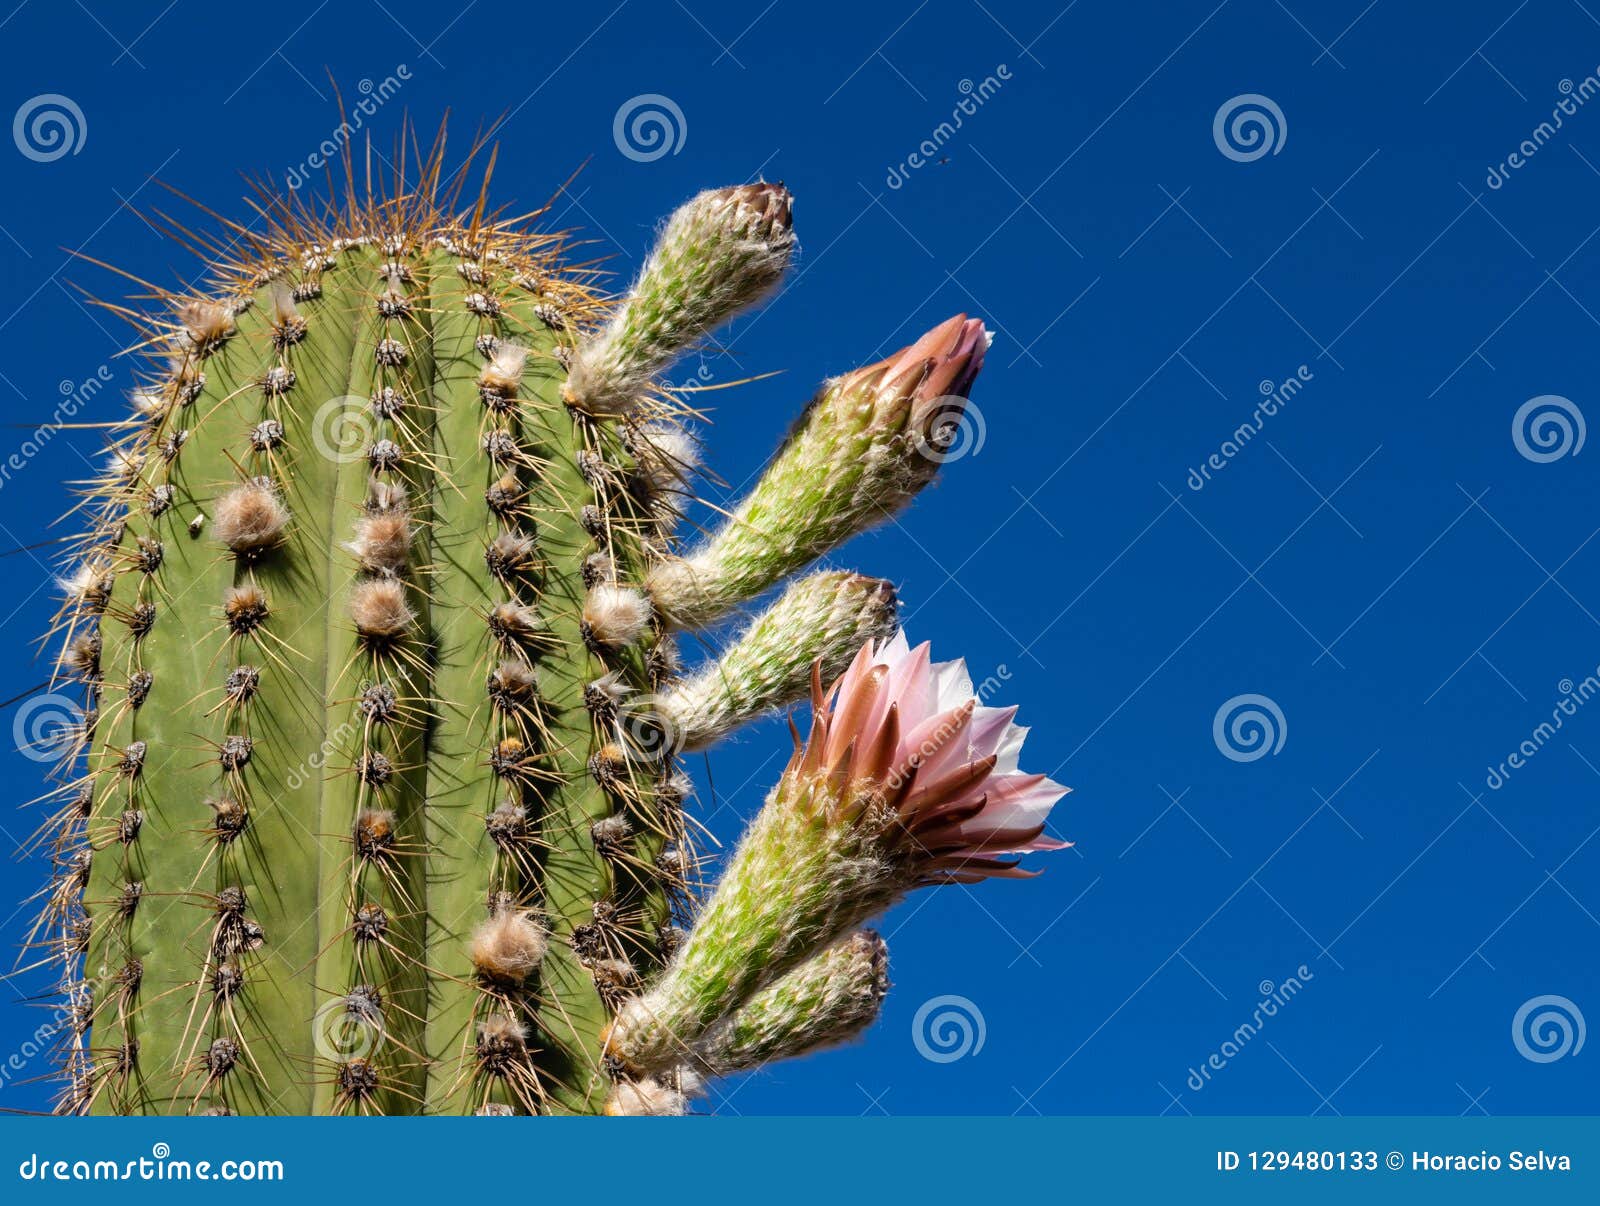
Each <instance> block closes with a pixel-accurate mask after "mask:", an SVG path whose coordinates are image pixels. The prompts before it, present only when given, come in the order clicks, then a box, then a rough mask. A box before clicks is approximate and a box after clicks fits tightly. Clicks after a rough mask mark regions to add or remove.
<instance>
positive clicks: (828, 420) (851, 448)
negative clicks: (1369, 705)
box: [646, 314, 990, 628]
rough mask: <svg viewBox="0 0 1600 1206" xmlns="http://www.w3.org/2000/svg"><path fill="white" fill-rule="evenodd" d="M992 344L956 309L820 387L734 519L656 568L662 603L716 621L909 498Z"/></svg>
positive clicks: (672, 614)
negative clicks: (909, 340)
mask: <svg viewBox="0 0 1600 1206" xmlns="http://www.w3.org/2000/svg"><path fill="white" fill-rule="evenodd" d="M989 341H990V335H989V332H988V331H986V330H985V329H984V326H983V324H982V323H981V322H979V321H978V320H976V319H970V318H968V317H967V316H966V315H965V314H957V315H956V316H955V317H953V318H950V319H947V320H946V321H944V322H942V323H940V324H939V325H938V326H936V327H934V328H933V329H932V330H931V331H929V332H928V333H927V334H925V335H924V336H922V338H921V339H919V340H917V342H916V343H914V344H912V345H911V346H910V347H908V348H905V349H903V350H902V351H900V352H897V353H895V354H894V355H893V356H890V357H889V358H888V359H887V360H880V361H879V362H878V363H876V364H870V365H868V366H866V367H865V368H859V369H856V370H855V371H854V372H851V373H846V374H845V375H844V376H842V377H836V378H834V379H833V380H832V381H829V382H827V383H826V384H825V385H823V387H822V389H821V391H820V392H819V393H818V394H817V396H816V397H815V398H813V399H812V400H811V403H810V405H809V406H808V407H807V408H806V412H805V414H804V415H802V416H801V418H800V420H799V422H798V423H796V424H795V427H794V430H793V431H791V432H790V434H789V437H788V439H786V440H785V441H784V443H783V446H782V447H781V448H780V449H779V450H778V452H777V454H776V455H775V456H774V457H773V458H772V461H771V463H770V464H769V465H768V466H767V468H766V470H765V471H764V472H763V474H762V476H761V478H760V480H759V481H758V482H757V483H756V485H755V487H754V489H752V490H751V492H750V494H749V495H748V496H747V497H746V498H745V500H744V501H743V502H742V503H740V505H739V507H738V508H737V509H736V510H735V511H734V513H733V514H732V516H730V517H729V519H728V521H727V523H726V524H724V525H723V526H722V527H721V528H720V529H718V530H717V531H716V532H715V533H714V534H712V536H711V537H710V538H709V539H708V540H707V541H706V542H705V543H704V544H702V545H701V546H700V547H699V548H697V549H694V550H691V551H690V552H688V553H687V554H686V555H685V556H683V557H681V558H679V557H672V558H668V559H666V560H665V561H663V562H662V563H661V564H660V565H658V566H656V567H655V568H654V569H653V570H652V571H651V573H650V575H649V578H648V579H647V582H646V585H647V586H648V588H649V590H650V592H651V594H652V595H653V596H654V598H655V601H656V606H657V608H658V609H659V610H660V611H661V612H662V613H663V614H664V615H665V616H666V617H667V618H668V619H669V620H670V621H671V622H672V623H674V624H676V625H679V626H682V627H690V628H693V627H697V626H700V625H704V624H709V623H711V622H712V621H714V620H716V619H717V618H718V617H719V616H722V615H724V614H726V613H727V612H728V611H729V610H730V609H731V608H733V607H735V606H737V605H738V604H739V603H740V602H742V601H743V600H745V599H749V598H752V597H753V596H755V595H758V594H760V593H761V592H762V591H763V590H765V589H766V588H767V587H769V586H771V585H772V584H773V583H775V582H777V581H779V580H780V579H781V578H783V577H784V575H786V574H789V573H792V572H793V571H794V570H796V569H798V568H800V567H801V566H803V565H805V564H807V563H808V562H810V561H811V560H812V559H813V558H816V557H818V556H821V555H822V554H823V553H826V552H828V551H829V550H830V549H832V548H833V547H834V546H835V545H837V544H840V543H841V542H843V541H845V540H848V539H849V538H850V537H851V536H853V535H855V534H856V533H857V532H860V531H862V530H864V529H866V528H868V527H870V526H872V525H873V524H875V523H879V522H881V521H882V520H884V519H887V518H888V517H889V516H890V515H893V514H894V513H895V512H896V511H898V510H900V508H901V507H903V506H905V505H906V504H907V503H908V502H910V501H911V499H912V498H913V497H914V496H915V495H916V493H917V492H918V491H919V490H921V489H922V488H923V487H924V486H926V485H927V484H928V483H929V482H930V481H932V480H933V478H934V475H935V474H936V473H937V472H938V470H939V466H940V464H941V463H942V461H943V460H944V459H945V457H944V455H943V454H944V452H945V450H946V448H947V445H948V442H949V440H950V439H951V436H952V432H953V431H954V430H955V428H956V425H957V424H958V423H959V421H960V419H961V415H962V412H963V410H964V408H965V406H966V399H967V394H968V393H969V392H970V391H971V389H972V384H973V382H974V381H975V380H976V379H977V376H978V372H979V370H980V369H982V368H983V358H984V353H985V352H986V351H987V350H988V347H989Z"/></svg>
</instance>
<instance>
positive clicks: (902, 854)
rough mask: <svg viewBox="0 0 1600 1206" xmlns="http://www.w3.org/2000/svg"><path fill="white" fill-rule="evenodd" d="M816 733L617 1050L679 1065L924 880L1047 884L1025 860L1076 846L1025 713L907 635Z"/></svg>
mask: <svg viewBox="0 0 1600 1206" xmlns="http://www.w3.org/2000/svg"><path fill="white" fill-rule="evenodd" d="M812 713H813V714H812V723H811V734H810V737H809V739H808V740H807V741H806V742H805V743H804V745H803V746H798V747H797V748H796V750H795V754H794V757H793V758H792V759H791V761H790V763H789V765H788V767H787V768H786V769H785V771H784V773H783V776H782V778H781V779H780V780H779V781H778V784H777V786H776V787H775V788H774V789H773V791H772V794H771V795H770V796H769V797H768V799H767V802H766V805H765V806H764V807H763V808H762V810H761V812H760V814H759V815H758V816H757V817H756V819H755V821H754V822H752V824H751V826H750V829H749V830H748V831H747V832H746V834H745V837H744V839H743V840H742V841H741V842H740V843H739V846H738V849H737V850H736V851H735V852H734V854H733V857H732V860H731V862H730V864H729V866H728V869H727V871H726V873H725V874H724V875H723V878H722V880H721V882H720V883H719V884H718V885H717V888H716V890H715V891H714V892H713V894H712V896H711V898H710V900H709V901H708V902H707V904H706V908H705V911H704V913H703V914H702V915H701V917H700V919H699V921H698V922H697V923H696V925H695V927H694V930H693V931H692V932H691V933H690V935H689V938H688V939H687V941H686V942H685V943H684V945H683V947H682V949H681V950H680V951H679V952H678V955H677V957H676V958H675V959H674V961H673V963H672V964H671V965H670V966H669V967H668V969H667V970H666V972H665V973H664V974H663V975H662V977H661V979H660V980H659V981H657V983H656V984H655V985H654V986H653V987H652V988H651V989H650V990H649V991H647V992H646V993H645V994H643V995H642V996H640V997H638V998H636V999H635V1000H633V1001H631V1002H629V1003H628V1004H627V1005H626V1006H625V1007H624V1008H623V1010H622V1011H621V1012H620V1013H619V1014H618V1016H617V1019H616V1021H615V1022H614V1023H613V1024H612V1026H611V1027H610V1029H609V1031H608V1034H607V1039H606V1050H607V1054H609V1055H610V1056H612V1057H613V1058H614V1059H616V1060H617V1061H618V1062H619V1063H620V1064H621V1065H622V1066H623V1067H625V1068H629V1069H632V1070H636V1071H641V1072H644V1071H653V1070H656V1069H659V1068H664V1067H667V1066H669V1065H673V1064H677V1063H680V1062H682V1061H683V1060H684V1058H685V1057H686V1055H687V1054H688V1053H689V1052H690V1050H691V1049H692V1048H693V1046H694V1045H695V1044H696V1043H697V1042H698V1041H699V1040H700V1039H701V1037H702V1036H703V1035H704V1034H705V1033H706V1032H707V1031H708V1030H709V1029H710V1028H711V1027H712V1026H713V1025H714V1024H715V1023H716V1022H717V1021H718V1020H719V1019H721V1018H722V1017H724V1016H726V1015H727V1014H729V1013H731V1012H732V1011H734V1010H735V1009H737V1008H738V1007H739V1006H740V1005H742V1004H743V1003H744V1002H745V1001H747V1000H748V999H749V998H750V997H751V996H752V995H753V994H755V993H756V992H758V991H759V990H760V989H762V988H763V987H765V986H766V985H768V984H770V983H772V982H773V981H774V980H776V979H777V978H778V977H780V976H782V975H784V974H785V973H787V972H788V971H790V970H791V969H793V968H795V967H797V966H798V965H799V964H801V963H802V962H804V961H805V960H806V959H807V958H808V957H810V956H811V955H812V954H813V953H814V952H816V951H817V950H819V949H820V948H822V947H825V946H827V945H828V944H829V943H832V942H834V941H836V940H837V939H838V938H840V937H841V936H842V935H844V934H845V933H846V932H848V931H849V930H851V929H853V928H854V927H856V926H857V925H859V924H860V923H861V922H863V921H865V920H866V919H867V918H869V917H871V916H872V915H873V914H875V913H878V912H880V911H882V910H883V909H885V908H887V907H888V906H889V905H891V904H893V903H894V902H895V901H896V900H897V899H898V898H899V897H901V896H902V895H904V894H905V893H906V892H907V891H909V890H910V889H912V888H914V887H917V886H920V885H924V884H940V883H976V882H978V881H980V880H983V879H989V878H1021V877H1025V876H1029V875H1032V874H1035V872H1031V871H1026V870H1024V869H1022V868H1021V867H1020V866H1019V865H1018V864H1017V861H1016V859H1015V858H1012V857H1008V856H1013V855H1018V854H1022V853H1024V852H1029V851H1044V850H1055V849H1060V848H1061V847H1062V846H1063V843H1062V842H1059V841H1057V840H1055V839H1053V838H1049V837H1046V836H1044V825H1045V821H1046V819H1047V818H1048V817H1049V814H1050V810H1051V808H1052V807H1053V806H1054V804H1055V802H1056V801H1057V800H1058V799H1060V798H1061V796H1062V795H1064V794H1065V792H1066V789H1065V788H1063V787H1061V786H1060V785H1059V784H1057V783H1054V782H1052V781H1051V780H1050V779H1048V778H1046V777H1045V776H1044V775H1039V774H1025V773H1023V772H1022V771H1021V770H1020V769H1019V767H1018V755H1019V753H1020V752H1021V749H1022V742H1023V738H1024V737H1025V736H1026V735H1027V730H1026V729H1024V728H1021V727H1019V726H1017V725H1015V724H1013V723H1012V720H1013V717H1014V716H1015V714H1016V709H1015V708H995V707H988V706H985V705H983V704H981V703H979V702H978V700H977V699H976V698H975V697H974V695H973V690H972V681H971V679H970V678H969V677H968V675H967V671H966V665H965V663H963V662H959V661H956V662H940V663H935V662H933V661H932V660H931V658H930V655H929V647H928V645H927V644H922V645H919V646H917V647H916V648H915V649H913V648H911V647H910V646H909V645H908V643H907V641H906V638H905V636H904V634H903V633H899V634H896V635H895V636H894V637H893V638H891V639H890V640H888V641H886V642H883V643H872V642H869V643H868V644H866V645H864V646H863V647H862V649H861V651H860V652H859V653H858V654H857V655H856V659H855V661H854V662H853V663H852V664H851V666H850V668H849V669H848V670H846V671H845V673H844V674H843V675H842V676H841V677H840V679H839V680H838V682H836V683H835V684H834V685H833V687H832V688H831V689H830V690H828V691H826V692H824V690H823V689H822V686H821V682H820V678H814V679H813V686H812Z"/></svg>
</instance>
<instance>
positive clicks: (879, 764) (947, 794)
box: [791, 632, 1070, 883]
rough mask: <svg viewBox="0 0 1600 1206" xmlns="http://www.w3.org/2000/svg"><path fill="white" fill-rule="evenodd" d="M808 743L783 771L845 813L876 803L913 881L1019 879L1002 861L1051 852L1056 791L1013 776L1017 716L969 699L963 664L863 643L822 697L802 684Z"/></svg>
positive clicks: (1020, 733) (1043, 782) (1035, 779)
mask: <svg viewBox="0 0 1600 1206" xmlns="http://www.w3.org/2000/svg"><path fill="white" fill-rule="evenodd" d="M812 708H813V717H812V730H811V739H810V741H809V742H807V744H806V748H805V749H804V751H797V753H796V756H795V761H794V762H793V763H792V764H791V771H792V772H794V773H798V774H800V775H802V776H813V775H824V776H826V777H827V778H829V779H830V780H832V789H833V791H832V794H833V796H834V798H835V799H837V800H838V801H839V802H840V806H841V808H842V809H844V811H845V812H846V813H847V814H854V813H857V812H859V811H860V810H862V809H865V808H867V807H868V806H869V805H870V804H871V802H873V801H874V800H880V799H881V800H882V801H883V803H884V804H885V805H886V806H887V807H888V808H890V809H892V810H893V815H892V822H893V827H894V828H897V829H898V831H899V832H898V840H897V841H896V843H895V844H896V846H897V848H898V849H899V851H900V852H901V854H902V855H903V856H904V857H906V858H907V859H908V860H909V863H910V869H912V870H913V871H914V872H915V874H916V877H917V879H918V881H919V882H940V883H948V882H957V883H974V882H976V881H978V880H981V879H985V878H989V877H991V876H1006V877H1010V878H1022V877H1025V876H1028V875H1032V874H1036V873H1035V872H1029V871H1024V870H1022V869H1021V868H1019V867H1018V865H1017V863H1016V861H1015V860H1014V859H1006V858H1004V857H1002V856H1005V855H1015V854H1022V853H1025V852H1029V851H1038V850H1059V849H1062V848H1064V847H1065V846H1067V845H1069V844H1070V843H1066V842H1060V841H1057V840H1056V839H1054V838H1049V837H1045V836H1044V825H1045V821H1046V819H1047V818H1048V817H1049V815H1050V809H1051V808H1052V807H1053V806H1054V805H1055V802H1056V801H1057V800H1059V799H1060V798H1061V797H1062V796H1064V795H1065V794H1066V793H1067V790H1068V789H1067V788H1065V787H1062V786H1061V785H1060V784H1058V783H1055V782H1052V781H1051V780H1050V779H1048V778H1047V777H1046V776H1044V775H1038V774H1024V773H1023V772H1022V771H1021V770H1020V769H1019V768H1018V762H1017V760H1018V755H1019V754H1020V753H1021V750H1022V742H1023V739H1024V738H1025V737H1026V736H1027V734H1028V730H1027V729H1025V728H1023V727H1021V726H1020V725H1016V724H1013V723H1012V718H1013V717H1014V716H1015V715H1016V711H1017V710H1016V708H1014V707H1010V708H994V707H988V706H986V705H984V704H981V703H979V702H978V700H977V698H976V696H975V695H974V694H973V689H972V679H971V678H970V677H969V676H968V674H967V667H966V663H965V662H963V661H955V662H934V661H933V660H932V657H931V655H930V653H929V646H928V645H927V643H926V642H925V643H923V644H921V645H918V646H917V647H916V648H915V649H913V648H911V647H910V645H909V643H908V642H907V641H906V638H905V634H904V633H903V632H902V633H896V634H895V635H894V636H893V637H892V638H890V639H889V640H887V641H883V642H880V643H877V644H874V643H872V642H868V643H867V644H866V645H864V646H862V648H861V651H860V652H859V653H858V654H857V655H856V659H855V661H854V662H853V663H851V665H850V668H849V669H848V670H846V671H845V672H844V674H843V675H841V676H840V678H839V680H838V682H836V683H834V685H833V686H832V687H831V688H829V689H828V690H827V691H824V690H823V689H822V685H821V683H820V681H818V680H817V679H816V678H815V677H814V678H813V682H812Z"/></svg>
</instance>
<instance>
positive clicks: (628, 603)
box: [583, 582, 650, 645]
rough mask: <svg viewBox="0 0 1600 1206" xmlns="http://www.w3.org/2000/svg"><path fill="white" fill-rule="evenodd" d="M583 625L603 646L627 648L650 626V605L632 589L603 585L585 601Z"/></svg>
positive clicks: (590, 592) (596, 587) (641, 595)
mask: <svg viewBox="0 0 1600 1206" xmlns="http://www.w3.org/2000/svg"><path fill="white" fill-rule="evenodd" d="M583 622H584V623H585V624H587V625H588V626H589V631H590V633H591V634H592V635H593V636H594V639H595V640H597V641H599V642H600V643H601V644H602V645H626V644H628V643H629V642H630V641H634V640H637V639H638V638H639V637H640V636H641V635H643V633H644V630H645V629H646V628H647V627H649V624H650V601H649V600H648V599H646V598H645V597H644V594H643V592H641V591H637V590H634V589H633V587H631V586H616V585H614V584H612V583H609V582H601V583H598V584H597V585H595V586H594V587H592V588H591V589H590V591H589V594H588V596H587V597H586V598H585V599H584V601H583Z"/></svg>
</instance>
